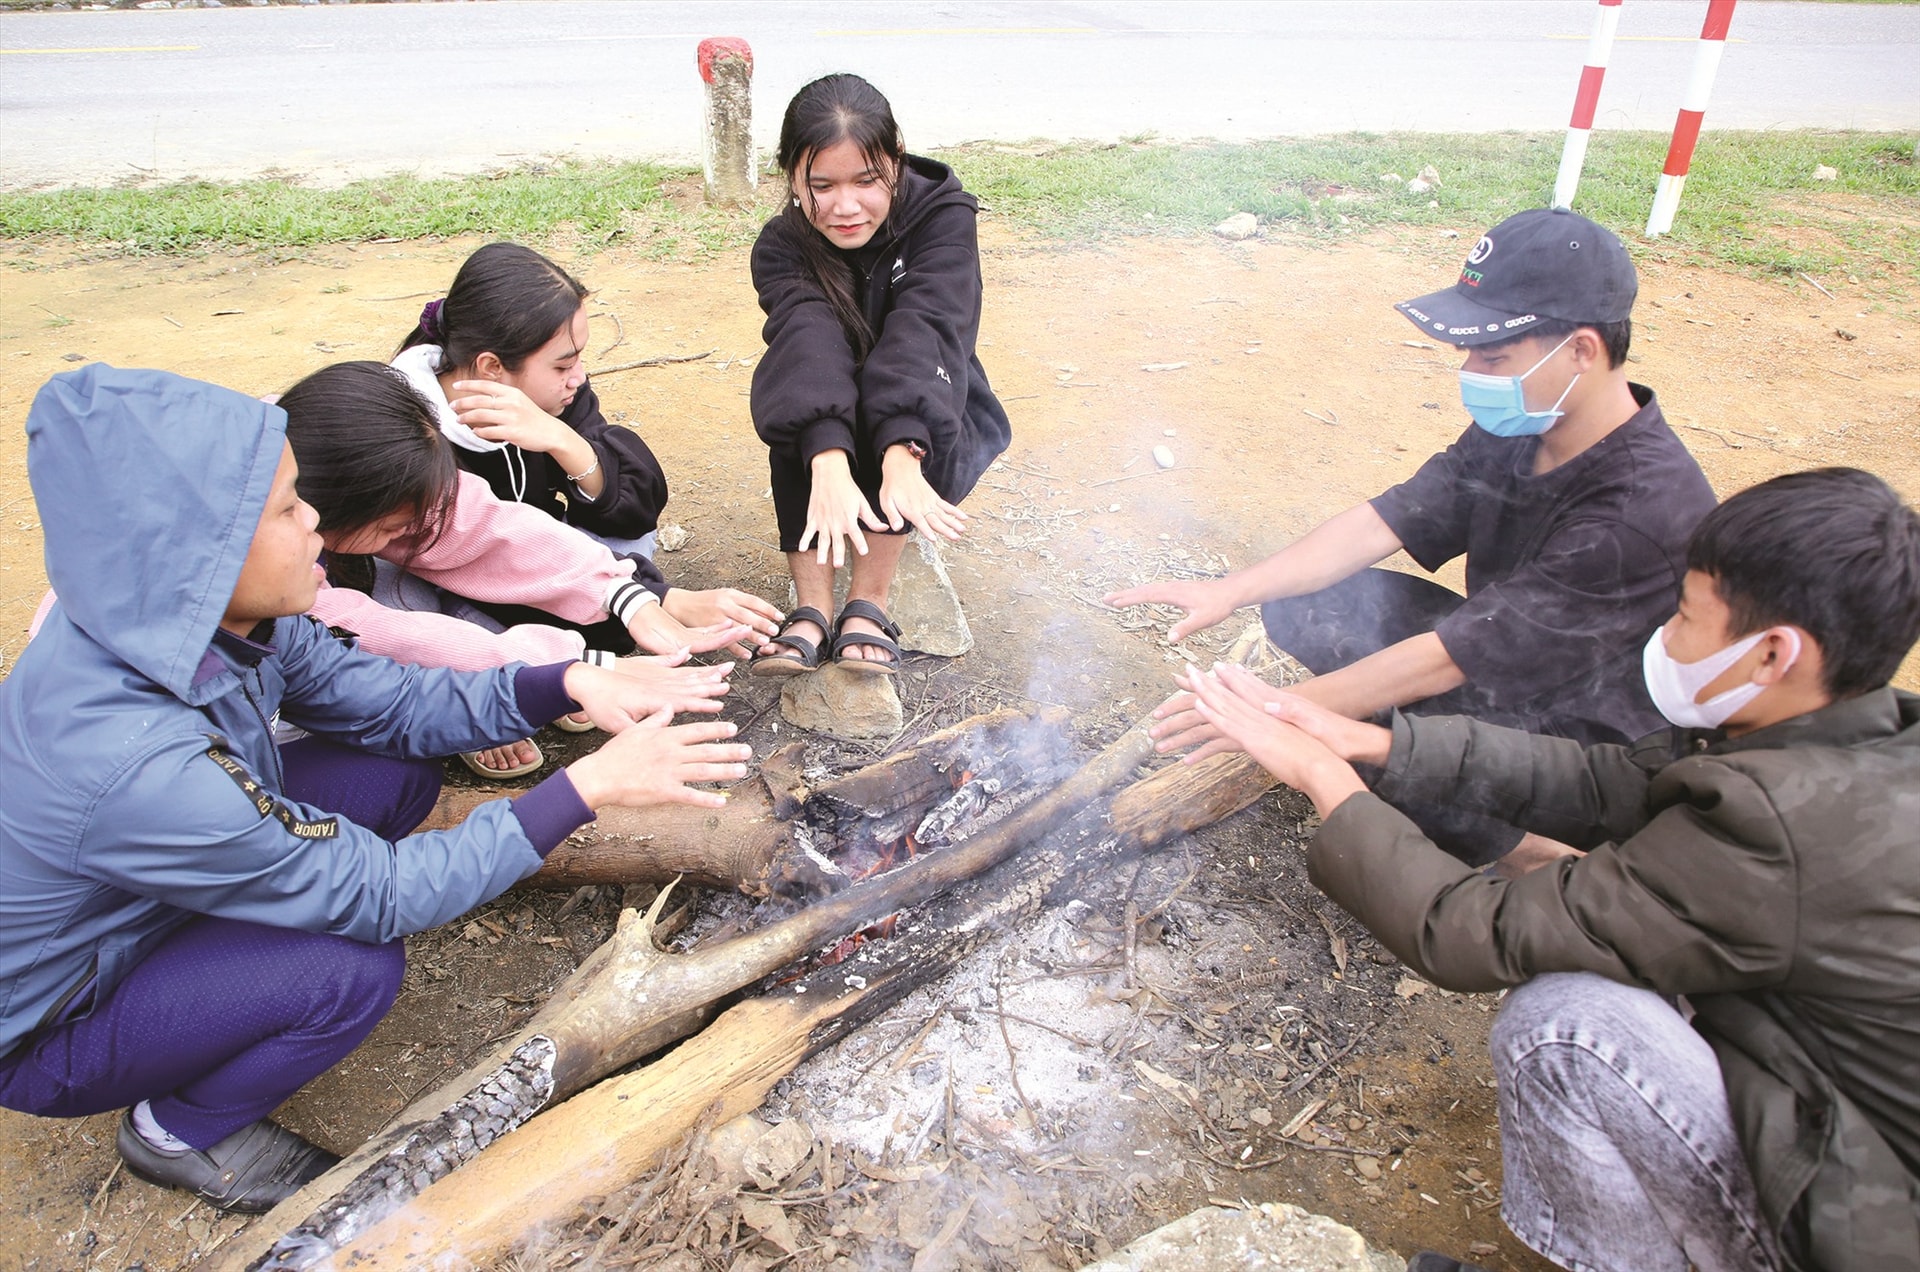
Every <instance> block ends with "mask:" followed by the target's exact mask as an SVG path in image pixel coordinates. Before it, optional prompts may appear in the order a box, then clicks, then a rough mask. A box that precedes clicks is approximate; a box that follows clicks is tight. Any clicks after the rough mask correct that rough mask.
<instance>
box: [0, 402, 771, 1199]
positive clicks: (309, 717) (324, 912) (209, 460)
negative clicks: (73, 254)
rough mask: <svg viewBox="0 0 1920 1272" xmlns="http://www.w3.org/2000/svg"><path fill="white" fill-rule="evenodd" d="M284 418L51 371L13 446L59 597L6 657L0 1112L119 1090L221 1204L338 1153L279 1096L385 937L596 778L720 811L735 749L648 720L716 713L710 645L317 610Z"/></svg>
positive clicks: (68, 1113) (465, 892)
mask: <svg viewBox="0 0 1920 1272" xmlns="http://www.w3.org/2000/svg"><path fill="white" fill-rule="evenodd" d="M285 423H286V416H285V414H284V413H283V412H282V411H281V410H280V409H279V408H278V407H275V406H269V405H266V404H263V403H261V402H259V401H257V400H255V399H253V398H249V397H246V396H244V395H242V394H239V393H234V392H231V391H229V390H226V389H220V388H216V387H214V386H212V385H208V384H202V383H198V382H196V381H192V380H186V379H182V378H180V377H177V376H173V375H168V374H166V373H163V372H157V371H121V370H115V369H113V368H110V367H106V366H98V365H96V366H90V367H87V368H85V369H83V370H80V371H75V372H71V373H69V374H66V375H61V376H56V377H55V378H54V379H53V380H52V381H51V382H49V383H48V384H47V385H46V386H45V387H44V388H43V389H42V390H41V391H40V393H39V395H38V397H37V398H36V399H35V401H34V405H33V408H32V411H31V413H30V414H29V416H28V419H27V438H28V443H27V467H28V474H29V477H30V479H31V481H32V484H33V490H34V497H35V500H36V501H37V503H38V505H39V508H40V513H41V520H42V523H43V526H44V533H45V541H46V562H47V574H48V578H49V580H50V581H51V582H52V584H53V586H54V588H55V590H56V592H57V593H58V595H59V597H60V600H59V603H58V605H57V607H56V608H55V609H54V610H53V612H52V613H51V614H50V615H49V616H48V619H47V621H46V623H45V625H44V626H43V627H42V629H41V630H40V632H39V634H38V635H36V636H35V637H34V639H33V640H32V641H31V642H30V643H29V644H28V645H27V648H26V649H25V651H23V653H22V654H21V656H20V659H19V661H18V663H17V664H16V666H15V667H14V670H13V672H12V674H11V675H10V676H9V677H8V678H7V679H6V681H5V682H4V683H0V771H4V772H5V773H6V774H7V779H6V787H5V792H4V795H0V1106H5V1107H8V1108H13V1109H18V1110H21V1111H24V1112H29V1113H35V1114H40V1115H44V1116H53V1117H74V1116H84V1115H88V1114H93V1113H98V1112H103V1111H106V1110H110V1109H115V1108H122V1107H127V1108H128V1113H127V1115H126V1116H125V1117H124V1118H123V1119H122V1121H121V1125H120V1131H119V1136H118V1141H117V1143H118V1147H119V1150H120V1153H121V1155H122V1157H123V1158H124V1159H125V1160H126V1162H127V1164H128V1166H129V1168H130V1169H131V1170H133V1171H134V1173H136V1174H138V1175H140V1176H142V1177H144V1178H147V1179H149V1180H152V1181H154V1182H157V1183H162V1184H168V1185H173V1186H176V1187H182V1188H186V1189H189V1190H191V1191H194V1192H196V1193H198V1194H199V1195H201V1196H202V1197H204V1198H206V1199H207V1200H208V1201H209V1202H211V1203H212V1204H214V1205H216V1206H220V1207H222V1208H225V1209H231V1210H240V1211H261V1210H266V1209H269V1208H271V1207H272V1206H273V1205H274V1204H275V1203H277V1202H278V1201H280V1200H281V1199H283V1198H284V1197H286V1196H288V1195H290V1194H291V1193H293V1192H294V1191H295V1190H297V1189H298V1188H299V1187H300V1186H301V1185H302V1184H303V1183H305V1182H306V1181H307V1180H309V1179H311V1178H313V1177H314V1176H316V1175H318V1174H319V1173H321V1172H322V1171H323V1170H325V1169H326V1168H327V1167H328V1166H330V1165H331V1164H332V1163H333V1161H334V1160H335V1159H334V1158H333V1157H332V1156H331V1155H330V1154H328V1153H325V1152H324V1151H322V1150H321V1149H319V1148H318V1147H316V1146H314V1145H311V1144H309V1143H307V1142H306V1141H304V1140H302V1139H301V1138H300V1137H299V1136H297V1135H294V1134H293V1133H292V1132H290V1131H287V1130H285V1129H284V1128H282V1127H280V1126H277V1125H276V1124H274V1123H272V1122H270V1121H267V1120H266V1115H267V1113H268V1112H270V1111H271V1110H272V1109H273V1108H274V1107H276V1106H277V1105H279V1104H280V1103H281V1102H282V1101H283V1100H285V1099H286V1098H287V1097H288V1096H289V1095H291V1094H292V1093H293V1092H294V1091H295V1090H297V1089H298V1088H299V1087H300V1086H301V1085H303V1084H304V1083H305V1082H307V1081H308V1080H309V1079H310V1078H312V1077H314V1076H315V1075H316V1074H318V1073H320V1072H322V1071H324V1070H325V1069H327V1068H329V1067H331V1066H332V1065H333V1064H334V1063H335V1062H337V1061H338V1060H339V1059H340V1058H341V1057H342V1056H344V1055H345V1054H346V1053H347V1052H349V1051H351V1050H352V1049H353V1048H354V1047H355V1046H356V1045H358V1043H359V1042H360V1040H361V1039H362V1038H364V1037H365V1036H366V1034H367V1033H368V1032H369V1031H370V1030H371V1029H372V1028H373V1026H374V1024H375V1023H377V1022H378V1021H379V1019H380V1018H381V1017H382V1016H383V1015H385V1014H386V1011H387V1009H388V1007H389V1006H391V1005H392V1002H393V999H394V996H395V994H396V993H397V992H398V989H399V985H400V975H401V970H402V966H403V961H404V949H403V945H402V942H401V938H402V937H404V936H405V935H406V934H407V933H409V932H417V931H421V930H423V929H425V928H430V927H433V926H435V925H437V924H440V923H444V922H446V921H447V920H448V919H451V918H453V917H454V916H455V915H458V914H460V913H462V912H463V911H465V910H467V909H469V908H471V907H472V906H474V905H476V904H478V903H480V902H482V901H485V900H487V899H489V898H491V897H493V896H495V895H497V894H498V893H500V892H502V891H504V890H505V889H506V888H508V887H510V886H511V885H512V884H513V883H515V882H516V881H518V880H519V879H521V878H523V877H524V876H526V875H528V874H531V873H532V872H533V871H534V870H536V869H538V868H539V865H540V862H541V860H542V859H543V858H544V857H545V856H546V854H547V853H548V852H549V851H551V850H552V849H553V848H554V847H555V846H556V845H557V844H558V843H559V842H560V841H561V840H562V839H564V838H565V837H566V836H567V835H568V834H570V833H571V832H572V831H573V830H575V829H577V828H578V827H579V826H581V825H584V824H585V823H587V822H589V821H591V820H592V819H593V809H594V808H596V807H598V806H600V805H603V804H623V805H628V806H640V805H647V804H657V803H667V802H678V803H689V804H696V805H703V806H709V807H713V806H718V805H719V804H720V803H721V800H722V797H721V796H720V795H719V794H717V793H715V792H711V791H702V790H697V789H695V788H693V787H691V786H689V785H688V783H692V782H709V781H724V780H731V779H735V778H738V777H741V776H744V774H745V765H744V764H743V763H742V761H744V760H745V759H746V758H747V755H748V751H747V748H746V747H744V746H740V745H736V744H729V743H725V742H722V741H721V739H723V738H727V737H730V736H731V735H732V733H733V726H731V725H729V724H723V723H703V724H694V725H682V726H679V727H667V725H668V721H669V720H670V719H671V717H672V713H673V712H674V711H685V710H698V711H715V710H718V709H719V703H718V701H717V699H718V697H719V696H720V695H721V694H724V693H725V692H726V679H725V677H726V673H727V670H728V669H727V668H726V667H715V668H702V669H688V670H684V671H677V672H675V673H674V674H673V675H671V676H667V677H662V678H661V679H660V680H658V681H648V682H643V681H640V680H637V679H634V678H631V677H628V676H625V675H622V674H620V673H618V672H614V671H609V670H606V669H602V668H598V667H594V666H591V665H589V664H586V663H582V662H572V663H564V664H555V665H553V666H547V667H528V666H525V665H521V664H513V665H510V666H508V667H505V668H501V669H498V670H495V671H487V672H476V673H463V672H452V671H446V670H441V669H429V668H422V667H409V666H401V665H399V664H397V663H394V662H391V661H389V660H387V659H384V658H379V657H375V656H372V655H368V654H362V653H360V652H358V651H357V650H355V649H353V648H352V647H351V646H350V645H349V644H347V643H346V642H344V641H342V640H340V639H339V638H337V637H336V636H334V635H333V634H332V633H330V632H329V631H327V630H326V629H325V628H324V627H322V626H320V624H318V623H317V622H315V621H314V620H312V619H310V618H307V617H304V616H303V615H304V612H305V610H306V609H307V608H308V607H309V606H310V605H311V604H312V602H313V598H314V593H315V590H316V588H317V586H318V583H319V580H320V577H321V574H320V570H319V567H318V566H317V564H316V561H317V558H318V556H319V553H320V538H319V535H318V534H317V533H315V524H316V520H317V518H316V514H315V513H314V511H313V509H312V508H311V507H309V506H308V505H307V504H306V503H304V502H303V501H302V500H301V499H300V498H299V496H298V494H297V493H296V491H295V487H294V482H295V478H296V476H297V470H296V466H295V464H294V460H293V453H292V451H291V449H290V448H289V447H288V446H287V443H286V436H285ZM583 710H584V711H585V712H587V713H588V715H589V716H590V717H591V718H592V719H593V721H594V723H595V724H597V725H600V726H601V727H602V728H605V729H607V730H608V731H609V732H612V733H614V735H615V736H614V737H613V738H612V739H611V740H609V741H608V743H607V744H606V745H605V746H604V747H603V748H601V750H600V751H598V752H596V753H595V754H593V755H589V756H587V757H584V758H582V759H580V760H578V761H575V762H574V763H573V764H572V765H569V766H568V767H567V768H566V769H565V770H563V771H561V772H558V773H556V774H554V775H553V776H552V777H550V778H548V779H547V780H546V781H544V782H541V783H540V784H539V785H537V786H535V787H534V788H533V789H531V790H529V791H527V792H526V793H524V794H522V795H520V796H519V797H518V798H516V799H513V800H499V801H495V802H493V803H489V804H484V805H482V806H481V807H479V808H477V809H475V810H474V812H473V813H472V814H471V815H470V816H469V817H468V818H467V820H466V821H465V822H464V823H463V824H462V825H460V826H458V827H456V828H454V829H452V830H446V831H436V832H433V833H430V834H422V835H417V836H413V837H410V838H407V839H405V840H404V841H400V837H401V836H403V835H406V834H407V832H408V831H410V830H411V829H412V828H413V827H414V826H416V825H418V824H419V822H420V821H421V819H422V818H423V817H424V816H425V815H426V813H427V811H428V810H429V809H430V808H431V807H432V806H433V803H434V800H435V798H436V796H437V795H438V792H439V765H438V763H437V757H441V756H446V755H451V754H455V753H458V752H461V751H471V750H475V749H478V748H483V747H488V746H495V745H499V744H502V743H505V742H510V741H513V740H515V739H518V738H523V737H526V736H527V735H528V734H529V733H530V732H532V731H533V730H534V729H536V728H538V727H539V726H541V725H543V724H546V723H548V722H550V721H551V720H553V719H554V718H555V717H557V716H560V715H563V714H567V713H569V712H574V711H583ZM276 721H283V722H285V723H287V724H290V725H295V726H297V727H298V728H300V729H302V730H305V731H306V733H307V734H308V735H309V736H308V737H306V738H303V739H301V740H300V741H298V742H294V743H290V744H288V745H286V746H284V747H281V746H276V745H275V742H274V724H275V722H276ZM396 841H400V842H396ZM128 1106H131V1107H128Z"/></svg>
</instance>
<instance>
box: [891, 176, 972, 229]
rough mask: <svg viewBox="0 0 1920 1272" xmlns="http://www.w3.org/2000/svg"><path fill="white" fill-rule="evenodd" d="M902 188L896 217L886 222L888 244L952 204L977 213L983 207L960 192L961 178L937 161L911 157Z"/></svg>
mask: <svg viewBox="0 0 1920 1272" xmlns="http://www.w3.org/2000/svg"><path fill="white" fill-rule="evenodd" d="M900 186H901V194H900V196H899V198H898V201H897V203H896V206H895V209H894V213H893V215H891V216H889V217H888V218H887V234H886V237H887V239H888V240H889V241H891V240H893V239H898V238H901V237H904V236H905V235H907V234H908V233H910V232H912V230H913V227H914V226H916V225H918V224H919V223H920V222H921V221H924V220H925V219H926V218H927V217H928V216H929V215H931V214H932V213H933V211H934V209H936V208H943V207H946V206H947V205H948V204H950V203H963V204H965V205H966V206H967V207H970V208H974V209H976V210H977V209H978V208H979V206H980V200H978V199H976V198H974V197H973V196H972V195H970V194H968V193H967V192H966V191H965V190H964V189H962V188H961V186H960V178H959V177H957V176H955V175H954V171H953V169H952V168H949V167H948V166H947V165H946V164H944V163H941V162H940V161H939V160H938V159H927V158H924V157H923V156H920V155H908V156H907V157H906V172H905V174H904V175H903V176H902V177H901V179H900Z"/></svg>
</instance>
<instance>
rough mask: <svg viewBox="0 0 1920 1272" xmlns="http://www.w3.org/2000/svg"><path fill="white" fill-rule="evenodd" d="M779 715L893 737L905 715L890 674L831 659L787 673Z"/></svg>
mask: <svg viewBox="0 0 1920 1272" xmlns="http://www.w3.org/2000/svg"><path fill="white" fill-rule="evenodd" d="M780 715H781V718H782V719H784V720H786V722H787V723H788V724H791V725H795V726H797V727H799V728H802V729H811V730H813V731H814V732H815V733H824V734H826V735H827V736H829V737H835V738H849V739H858V738H890V737H892V736H893V735H894V734H896V733H898V732H900V729H901V726H902V725H903V724H904V723H905V720H906V717H905V715H904V714H903V713H902V712H901V710H900V694H899V691H898V690H896V689H895V688H894V687H893V677H892V676H876V675H872V674H871V673H867V672H858V671H847V670H846V669H845V668H842V667H835V666H832V665H831V664H829V665H827V666H825V667H822V668H821V669H820V670H818V671H811V672H808V673H806V674H805V675H800V676H791V677H789V678H788V679H787V682H786V684H784V685H782V686H781V688H780Z"/></svg>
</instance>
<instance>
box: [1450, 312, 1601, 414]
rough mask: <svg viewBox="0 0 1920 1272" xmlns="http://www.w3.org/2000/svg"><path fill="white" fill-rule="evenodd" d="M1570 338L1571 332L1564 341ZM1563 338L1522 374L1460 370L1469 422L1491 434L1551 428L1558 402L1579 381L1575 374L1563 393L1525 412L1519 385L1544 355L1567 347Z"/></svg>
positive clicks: (1539, 366) (1461, 396)
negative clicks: (1546, 404)
mask: <svg viewBox="0 0 1920 1272" xmlns="http://www.w3.org/2000/svg"><path fill="white" fill-rule="evenodd" d="M1571 339H1573V336H1572V334H1571V333H1569V334H1568V336H1567V340H1571ZM1567 340H1562V341H1561V342H1560V343H1559V344H1557V345H1555V346H1554V347H1553V348H1551V349H1549V350H1548V351H1547V356H1546V358H1542V359H1540V361H1538V362H1536V363H1534V364H1533V365H1532V366H1530V367H1528V368H1527V371H1526V375H1484V374H1482V373H1481V372H1478V371H1462V372H1460V401H1461V403H1462V404H1463V405H1464V406H1465V407H1466V408H1467V414H1469V415H1471V416H1473V422H1474V423H1475V424H1478V425H1479V426H1480V427H1481V428H1483V429H1485V430H1487V432H1489V433H1492V434H1493V435H1494V436H1495V437H1530V436H1532V435H1533V434H1535V433H1544V432H1546V431H1547V430H1548V429H1550V428H1552V427H1553V424H1554V421H1555V420H1558V419H1559V418H1560V416H1561V414H1562V412H1561V410H1560V403H1561V402H1564V401H1566V400H1567V393H1571V392H1573V386H1574V385H1576V384H1578V383H1579V382H1580V377H1579V376H1577V375H1576V376H1574V377H1573V379H1571V380H1569V381H1567V389H1566V393H1562V394H1561V395H1560V397H1559V399H1558V400H1557V401H1555V402H1554V404H1553V405H1552V406H1550V407H1548V408H1547V409H1546V410H1544V411H1529V410H1528V409H1527V395H1526V390H1525V388H1524V387H1523V385H1524V382H1525V380H1526V378H1527V376H1529V375H1532V374H1533V373H1534V372H1535V371H1538V370H1539V369H1540V368H1541V367H1543V366H1545V365H1546V364H1547V358H1551V357H1552V356H1553V355H1554V354H1556V353H1558V352H1560V351H1561V350H1562V349H1564V348H1566V347H1567Z"/></svg>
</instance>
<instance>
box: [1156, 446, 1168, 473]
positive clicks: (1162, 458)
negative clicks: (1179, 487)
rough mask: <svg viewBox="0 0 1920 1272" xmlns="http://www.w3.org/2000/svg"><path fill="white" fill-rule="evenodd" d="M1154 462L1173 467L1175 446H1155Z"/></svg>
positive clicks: (1163, 466) (1164, 466) (1161, 465)
mask: <svg viewBox="0 0 1920 1272" xmlns="http://www.w3.org/2000/svg"><path fill="white" fill-rule="evenodd" d="M1153 462H1154V463H1156V464H1158V465H1159V466H1160V467H1162V468H1172V467H1173V447H1171V446H1156V447H1154V448H1153Z"/></svg>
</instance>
